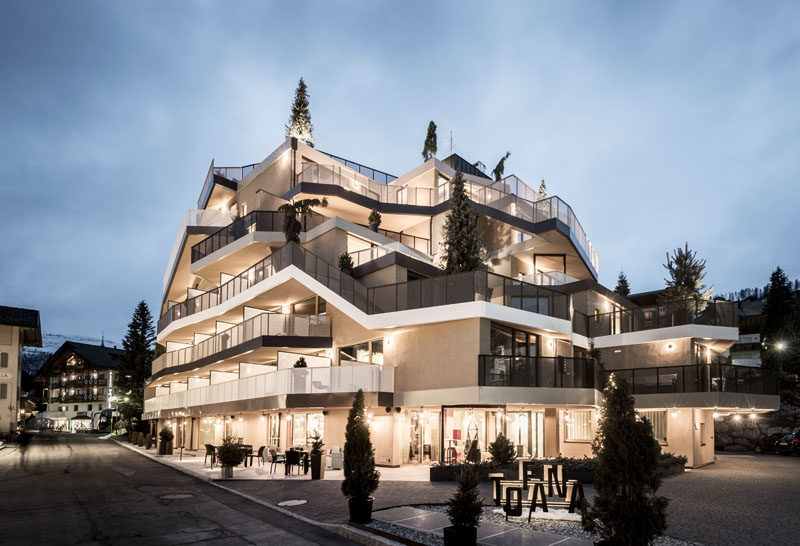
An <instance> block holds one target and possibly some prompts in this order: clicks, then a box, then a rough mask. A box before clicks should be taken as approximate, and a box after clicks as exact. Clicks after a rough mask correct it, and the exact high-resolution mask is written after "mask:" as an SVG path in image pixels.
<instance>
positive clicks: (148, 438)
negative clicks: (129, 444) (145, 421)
mask: <svg viewBox="0 0 800 546" xmlns="http://www.w3.org/2000/svg"><path fill="white" fill-rule="evenodd" d="M151 447H153V438H152V437H151V436H150V433H149V432H148V433H147V435H146V436H145V437H144V448H145V449H150V448H151Z"/></svg>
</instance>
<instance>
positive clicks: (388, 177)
mask: <svg viewBox="0 0 800 546" xmlns="http://www.w3.org/2000/svg"><path fill="white" fill-rule="evenodd" d="M319 151H322V150H319ZM322 153H323V154H325V155H327V156H328V157H330V158H332V159H335V160H336V161H338V162H339V163H341V164H343V165H344V166H345V167H349V168H351V169H353V170H354V171H356V172H357V173H359V174H363V175H364V176H366V177H367V178H371V179H372V180H374V181H375V182H379V183H381V184H388V183H389V182H391V181H392V180H397V177H396V176H394V175H393V174H389V173H385V172H383V171H379V170H378V169H373V168H372V167H367V166H366V165H362V164H360V163H356V162H355V161H350V160H349V159H345V158H343V157H339V156H338V155H333V154H329V153H328V152H322Z"/></svg>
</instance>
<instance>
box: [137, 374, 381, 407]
mask: <svg viewBox="0 0 800 546" xmlns="http://www.w3.org/2000/svg"><path fill="white" fill-rule="evenodd" d="M358 389H362V390H363V391H364V392H386V393H391V392H394V368H393V367H392V366H378V365H361V366H335V367H324V368H290V369H284V370H276V371H272V372H267V373H264V374H259V375H254V376H250V377H243V378H241V379H237V380H234V381H227V382H225V383H217V384H215V385H208V386H205V387H199V388H196V389H189V390H185V391H182V392H174V393H170V394H165V395H162V396H156V397H154V398H150V399H149V400H145V402H144V411H145V413H146V414H151V416H154V414H156V413H157V412H159V411H162V410H170V409H185V408H193V407H198V406H205V405H209V404H223V403H226V402H239V401H242V400H252V399H256V398H264V397H269V396H284V395H295V394H301V395H309V394H335V393H354V392H357V391H358ZM150 418H151V417H150Z"/></svg>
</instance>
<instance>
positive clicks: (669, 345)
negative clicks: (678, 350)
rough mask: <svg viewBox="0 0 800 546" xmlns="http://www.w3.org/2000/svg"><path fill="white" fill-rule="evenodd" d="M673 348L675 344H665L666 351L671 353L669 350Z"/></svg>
mask: <svg viewBox="0 0 800 546" xmlns="http://www.w3.org/2000/svg"><path fill="white" fill-rule="evenodd" d="M674 348H675V344H674V343H667V350H668V351H671V350H673V349H674Z"/></svg>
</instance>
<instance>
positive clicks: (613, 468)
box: [582, 374, 669, 546]
mask: <svg viewBox="0 0 800 546" xmlns="http://www.w3.org/2000/svg"><path fill="white" fill-rule="evenodd" d="M603 394H604V397H605V399H604V401H603V405H602V408H601V412H602V416H601V417H600V423H599V426H598V431H597V436H596V437H595V439H594V441H593V442H592V452H593V453H594V454H595V456H596V457H597V470H595V474H594V491H595V494H594V500H593V502H592V504H591V506H588V507H585V509H584V511H583V515H582V523H583V527H584V529H586V530H587V531H589V532H591V533H593V534H597V535H599V536H600V537H601V538H602V539H603V542H601V543H602V544H620V545H632V546H633V545H646V544H650V543H651V542H652V541H653V539H654V538H655V537H657V536H659V535H660V534H661V533H663V532H664V530H665V529H666V527H667V512H666V511H667V504H668V503H669V499H667V498H665V497H658V496H656V492H657V491H658V488H659V487H660V486H661V477H660V476H659V474H658V459H659V456H660V452H661V448H660V447H659V445H658V441H657V440H656V439H655V438H654V437H653V428H652V426H651V425H650V423H649V422H648V421H647V419H641V420H639V419H637V417H636V410H635V409H634V399H633V396H632V395H631V392H630V386H629V384H628V382H627V381H626V380H625V379H624V378H623V377H617V376H615V375H614V374H611V375H610V376H609V380H608V384H607V385H606V388H605V390H604V391H603Z"/></svg>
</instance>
